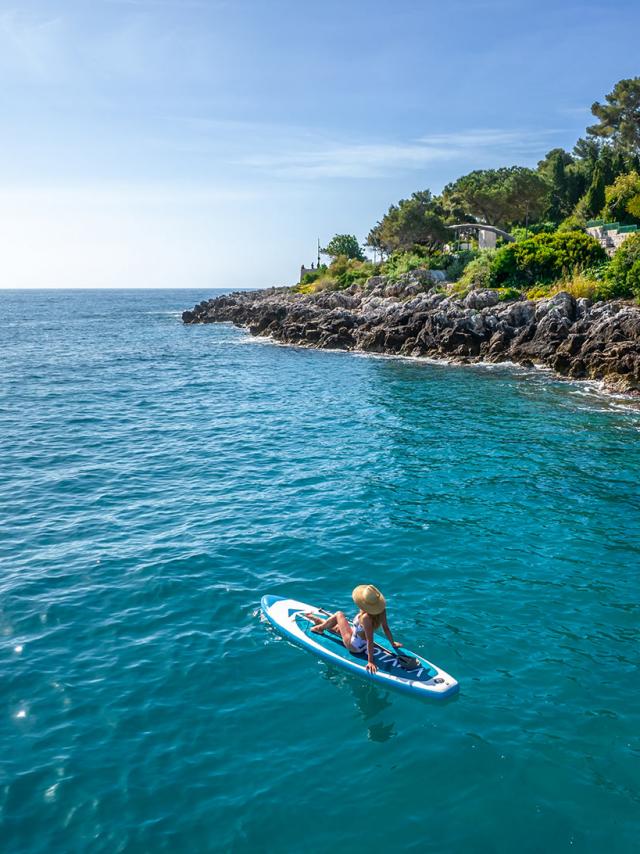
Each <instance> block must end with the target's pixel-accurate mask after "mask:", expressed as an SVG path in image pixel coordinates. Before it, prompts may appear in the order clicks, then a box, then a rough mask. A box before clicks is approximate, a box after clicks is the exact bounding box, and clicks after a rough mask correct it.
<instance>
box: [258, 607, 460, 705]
mask: <svg viewBox="0 0 640 854" xmlns="http://www.w3.org/2000/svg"><path fill="white" fill-rule="evenodd" d="M261 607H262V612H263V614H264V615H265V617H266V618H267V619H268V620H269V622H270V623H271V624H272V625H273V626H275V628H276V629H277V630H278V631H279V632H280V633H281V634H282V635H284V636H285V637H286V638H288V639H289V640H291V641H293V642H294V643H296V644H298V645H299V646H301V647H304V649H307V650H308V651H309V652H313V653H315V654H316V655H317V656H319V657H320V658H322V659H324V660H325V661H327V662H329V663H331V664H335V665H336V666H337V667H341V668H342V669H343V670H347V671H349V672H350V673H355V674H356V675H358V676H363V677H364V678H365V679H368V680H369V681H371V682H376V683H377V684H378V685H380V686H381V687H383V688H395V689H397V690H399V691H405V692H407V693H410V694H415V695H418V696H422V697H433V698H436V699H443V698H444V697H450V696H451V695H452V694H455V693H456V692H457V691H458V687H459V686H458V683H457V681H456V680H455V679H454V678H453V676H449V674H448V673H445V672H444V670H441V669H440V668H439V667H437V666H436V665H435V664H432V663H431V662H430V661H427V660H426V658H423V657H422V656H420V655H417V654H416V653H415V652H410V651H409V650H406V649H404V647H403V648H402V650H400V651H399V653H396V652H395V651H392V649H391V645H390V644H389V645H388V648H385V649H380V648H376V650H375V654H374V660H375V663H376V666H377V668H378V672H377V673H368V672H367V669H366V665H367V655H366V652H364V653H359V654H354V653H352V652H349V650H348V649H347V648H346V647H345V646H344V644H343V643H342V640H341V638H340V636H339V635H336V634H334V633H333V632H323V633H322V634H318V633H317V632H312V631H311V628H312V626H313V625H314V624H313V622H312V621H311V620H309V619H307V618H306V617H305V616H304V615H305V614H317V615H318V616H319V617H321V618H322V619H325V618H326V614H323V613H321V612H320V611H319V609H318V608H316V607H314V606H313V605H307V604H305V603H304V602H298V601H296V600H295V599H284V598H283V597H282V596H263V597H262V602H261ZM402 657H411V658H414V659H416V662H415V663H416V665H417V666H416V667H415V668H414V669H412V670H407V669H404V668H403V666H402V663H401V658H402ZM405 666H406V661H405Z"/></svg>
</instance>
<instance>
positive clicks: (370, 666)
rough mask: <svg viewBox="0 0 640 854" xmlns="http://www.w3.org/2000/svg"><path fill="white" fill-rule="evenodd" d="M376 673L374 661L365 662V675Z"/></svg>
mask: <svg viewBox="0 0 640 854" xmlns="http://www.w3.org/2000/svg"><path fill="white" fill-rule="evenodd" d="M377 672H378V668H377V667H376V665H375V662H374V661H368V662H367V673H377Z"/></svg>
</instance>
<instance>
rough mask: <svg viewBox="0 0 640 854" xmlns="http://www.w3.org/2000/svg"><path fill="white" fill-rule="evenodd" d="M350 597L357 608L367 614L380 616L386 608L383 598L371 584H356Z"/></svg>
mask: <svg viewBox="0 0 640 854" xmlns="http://www.w3.org/2000/svg"><path fill="white" fill-rule="evenodd" d="M351 596H352V598H353V601H354V602H355V603H356V605H357V606H358V608H360V610H361V611H366V612H367V614H381V613H382V612H383V611H384V609H385V608H386V607H387V603H386V602H385V601H384V596H383V595H382V593H381V592H380V591H379V590H378V588H377V587H374V586H373V584H358V586H357V587H356V588H355V589H354V591H353V593H352V594H351Z"/></svg>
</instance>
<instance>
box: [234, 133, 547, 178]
mask: <svg viewBox="0 0 640 854" xmlns="http://www.w3.org/2000/svg"><path fill="white" fill-rule="evenodd" d="M557 133H558V131H556V130H537V131H530V130H510V129H505V130H500V129H496V128H489V129H470V130H462V131H458V132H452V133H439V134H429V135H426V136H423V137H420V138H419V139H417V140H410V141H408V142H393V143H359V142H354V143H324V144H317V143H315V144H314V143H313V141H310V142H308V143H307V144H305V145H304V146H300V145H299V144H298V145H296V146H290V147H289V148H287V147H286V144H285V145H283V146H281V147H280V148H279V149H278V150H277V151H276V152H274V153H268V152H262V153H258V154H249V155H247V156H245V157H243V158H240V161H239V162H240V163H241V164H242V165H244V166H246V167H248V168H252V169H256V170H260V171H263V172H269V173H271V174H272V175H273V176H275V177H279V178H291V179H324V178H381V177H386V176H390V175H393V174H395V173H397V172H406V171H414V170H420V169H423V168H424V167H426V166H428V165H430V164H433V163H446V162H452V163H453V162H455V161H457V160H461V159H467V158H468V157H469V154H470V153H473V154H475V155H476V156H477V157H480V156H482V155H490V156H499V157H500V158H502V159H503V160H504V159H505V158H507V159H509V158H516V159H517V158H530V157H531V156H532V155H533V156H536V155H537V156H540V157H541V156H542V154H543V153H544V150H545V145H547V144H548V142H549V138H550V137H553V135H554V134H557ZM308 136H309V137H310V135H308ZM452 177H453V176H452Z"/></svg>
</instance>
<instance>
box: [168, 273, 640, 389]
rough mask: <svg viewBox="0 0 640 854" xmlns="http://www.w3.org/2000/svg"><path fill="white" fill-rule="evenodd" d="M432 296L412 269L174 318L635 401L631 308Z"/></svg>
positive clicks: (559, 299)
mask: <svg viewBox="0 0 640 854" xmlns="http://www.w3.org/2000/svg"><path fill="white" fill-rule="evenodd" d="M441 290H442V289H441V288H440V287H439V286H438V285H437V284H436V283H435V282H433V281H432V279H431V278H430V275H429V274H428V273H427V272H426V271H415V272H414V273H409V274H406V275H405V276H403V277H401V279H400V280H399V281H390V280H389V279H388V278H386V277H384V276H376V277H374V278H371V279H369V280H368V281H367V282H366V284H365V285H363V286H355V285H353V286H351V287H350V288H348V289H347V290H344V291H331V292H329V291H321V292H319V293H317V294H299V293H295V292H293V291H292V290H291V289H290V288H272V289H269V290H262V291H243V292H238V293H233V294H227V295H224V296H219V297H216V298H215V299H211V300H208V301H204V302H201V303H199V304H198V305H196V306H195V307H194V308H193V309H191V310H190V311H185V312H184V313H183V315H182V319H183V321H184V323H188V324H189V323H220V322H231V323H234V324H235V325H237V326H242V327H246V328H248V329H249V331H250V332H251V334H252V335H262V336H269V337H271V338H273V339H275V340H277V341H280V342H283V343H286V344H298V345H306V346H311V347H318V348H324V349H342V350H358V351H363V352H368V353H385V354H389V355H401V356H417V357H420V356H422V357H425V356H426V357H430V358H436V359H438V358H440V359H448V360H455V361H458V362H462V363H474V362H505V361H509V362H516V363H519V364H522V365H529V366H530V365H532V364H538V365H544V366H548V367H550V368H552V369H553V370H554V371H556V372H557V373H559V374H561V375H563V376H566V377H570V378H573V379H592V380H601V381H603V382H604V385H605V387H606V388H607V389H608V390H610V391H615V392H624V393H629V394H634V395H640V307H638V306H636V305H632V304H629V303H627V302H624V301H618V300H616V301H609V302H598V303H591V302H590V301H589V300H587V299H577V300H576V299H574V298H573V297H572V296H571V295H570V294H569V293H566V292H561V293H558V294H556V295H555V296H553V297H551V298H550V299H544V300H538V301H535V302H534V301H531V300H526V299H524V298H523V299H519V300H516V301H510V302H500V300H499V295H498V293H496V291H491V290H475V291H471V292H470V293H469V294H467V296H466V297H464V299H461V298H457V297H456V296H455V295H452V294H449V295H448V294H446V293H443V292H441Z"/></svg>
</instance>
